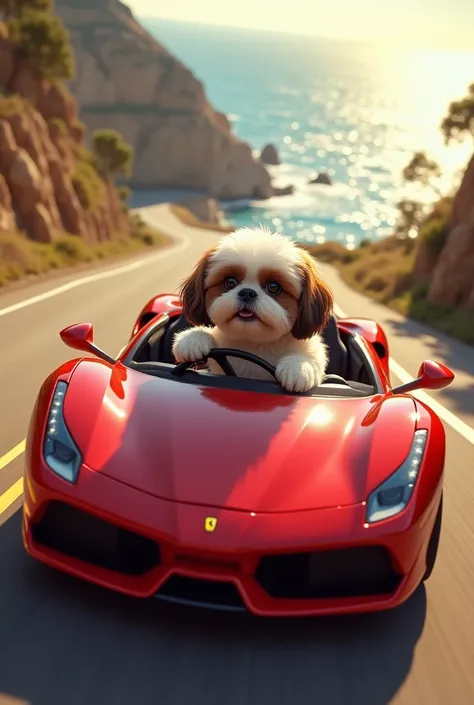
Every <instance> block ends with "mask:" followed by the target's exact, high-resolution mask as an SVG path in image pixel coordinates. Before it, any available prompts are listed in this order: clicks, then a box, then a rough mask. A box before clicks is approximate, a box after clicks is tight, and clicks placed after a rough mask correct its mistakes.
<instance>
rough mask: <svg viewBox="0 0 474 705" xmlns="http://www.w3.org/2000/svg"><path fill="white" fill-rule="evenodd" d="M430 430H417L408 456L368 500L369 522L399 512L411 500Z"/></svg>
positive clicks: (371, 522)
mask: <svg viewBox="0 0 474 705" xmlns="http://www.w3.org/2000/svg"><path fill="white" fill-rule="evenodd" d="M427 436H428V431H415V436H414V439H413V443H412V444H411V448H410V452H409V453H408V457H407V458H406V460H405V461H404V462H403V464H402V465H401V466H400V467H399V468H398V470H396V471H395V472H394V473H393V475H391V476H390V477H389V478H388V480H385V482H382V484H381V485H379V486H378V487H377V489H376V490H374V491H373V492H372V494H371V495H370V496H369V498H368V500H367V522H368V523H369V524H373V523H374V522H376V521H382V520H383V519H388V518H389V517H393V516H395V514H399V512H401V511H402V510H403V509H405V507H406V506H407V504H408V502H409V501H410V497H411V496H412V494H413V488H414V487H415V482H416V480H417V478H418V473H419V471H420V466H421V461H422V460H423V454H424V452H425V445H426V439H427Z"/></svg>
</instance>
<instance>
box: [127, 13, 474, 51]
mask: <svg viewBox="0 0 474 705" xmlns="http://www.w3.org/2000/svg"><path fill="white" fill-rule="evenodd" d="M124 4H126V1H125V2H124ZM130 9H131V8H130ZM132 11H133V13H134V14H135V16H136V17H137V18H139V19H140V20H151V21H162V22H174V23H176V24H192V25H199V26H202V27H209V28H211V27H215V28H216V29H237V30H243V31H247V32H256V33H263V34H279V35H285V36H289V37H305V38H307V39H317V40H324V41H330V42H339V43H343V44H367V45H371V46H379V45H382V44H383V46H384V47H387V44H388V45H389V46H390V47H392V46H393V48H394V49H395V48H397V47H399V48H400V47H401V48H402V49H409V50H411V51H415V52H416V51H449V52H454V53H457V54H473V53H474V46H473V47H468V46H467V45H465V46H463V45H462V44H461V46H459V45H456V46H454V45H447V44H442V45H439V44H438V45H436V44H434V43H433V44H432V43H431V42H427V43H426V44H422V43H421V44H420V43H419V44H418V45H416V44H415V43H409V42H407V43H403V41H402V42H401V41H400V38H399V37H392V36H382V37H380V38H379V39H371V38H369V37H341V36H333V35H323V34H319V35H318V34H310V33H308V32H304V31H288V30H284V29H274V28H271V27H247V26H245V25H235V24H223V23H221V22H205V21H203V20H199V19H186V20H184V19H177V18H174V17H163V16H160V15H148V14H142V13H138V12H136V11H134V10H132Z"/></svg>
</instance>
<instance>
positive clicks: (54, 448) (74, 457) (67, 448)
mask: <svg viewBox="0 0 474 705" xmlns="http://www.w3.org/2000/svg"><path fill="white" fill-rule="evenodd" d="M66 390H67V384H66V382H58V383H57V385H56V389H55V390H54V395H53V400H52V402H51V408H50V410H49V415H48V425H47V428H46V435H45V439H44V449H43V454H44V459H45V461H46V464H47V465H48V467H49V468H51V470H52V471H53V472H55V473H56V475H59V476H60V477H62V478H63V479H64V480H67V481H68V482H76V480H77V476H78V474H79V470H80V467H81V465H82V458H81V454H80V452H79V450H78V448H77V446H76V444H75V443H74V441H73V440H72V437H71V434H70V433H69V431H68V429H67V427H66V423H65V421H64V416H63V406H64V396H65V394H66Z"/></svg>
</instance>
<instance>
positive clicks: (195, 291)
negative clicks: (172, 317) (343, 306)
mask: <svg viewBox="0 0 474 705" xmlns="http://www.w3.org/2000/svg"><path fill="white" fill-rule="evenodd" d="M229 277H230V278H231V279H229ZM268 281H271V282H273V284H272V286H271V287H270V289H273V293H272V291H270V292H269V291H267V289H266V288H265V287H266V285H267V284H268ZM275 282H276V283H277V284H278V285H279V286H280V287H281V288H282V290H281V292H279V293H278V294H274V290H275V287H274V283H275ZM230 284H232V287H230ZM242 289H252V290H253V291H254V292H255V293H256V297H255V298H254V299H253V300H251V301H247V302H244V301H242V299H241V298H239V292H240V291H241V290H242ZM180 294H181V298H182V301H183V313H184V315H185V316H186V318H187V319H188V320H189V321H190V322H192V323H194V324H195V326H196V327H195V328H190V329H187V330H185V331H182V332H181V333H178V334H177V335H176V337H175V340H174V343H173V355H174V357H175V359H176V360H177V361H178V362H182V361H193V362H194V361H197V360H200V359H202V358H205V357H206V356H207V355H208V354H209V352H210V350H211V348H223V347H227V348H237V349H240V350H245V351H247V352H251V353H254V354H255V355H258V356H259V357H262V358H263V359H265V360H267V361H268V362H270V363H271V364H272V365H274V366H275V367H276V377H277V379H278V381H279V382H280V384H281V385H282V387H283V388H284V389H286V390H287V391H289V392H304V391H307V390H309V389H311V388H312V387H314V386H315V385H317V384H320V382H321V381H322V379H323V377H324V374H325V371H326V367H327V362H328V356H327V349H326V346H325V344H324V342H323V340H322V338H321V335H320V331H321V330H322V328H323V327H324V326H325V325H326V323H327V319H328V317H329V315H330V313H331V310H332V295H331V292H330V291H329V289H328V287H327V285H326V284H325V283H324V282H323V281H322V279H321V278H320V276H319V274H318V271H317V268H316V265H315V262H314V260H313V258H312V257H310V255H308V253H307V252H306V251H305V250H303V249H302V248H300V247H298V246H297V245H296V244H295V243H294V242H292V241H291V240H290V239H288V238H287V237H285V236H284V235H280V234H277V233H272V232H270V231H268V230H266V229H263V228H258V229H257V228H256V229H253V228H242V229H239V230H237V231H235V232H234V233H231V234H229V235H226V236H224V237H223V238H222V239H221V240H220V241H219V243H218V244H217V246H216V247H215V248H212V249H211V250H209V251H208V252H206V253H205V254H204V255H203V257H202V258H201V260H200V261H199V262H198V264H197V266H196V267H195V269H194V271H193V272H192V274H191V275H190V276H189V277H188V278H187V279H186V280H185V281H184V282H183V284H182V287H181V292H180ZM242 309H244V311H245V310H249V309H250V310H251V311H253V313H254V318H252V319H248V318H247V319H246V318H242V317H241V316H240V315H239V311H241V310H242ZM231 364H232V366H233V367H234V369H235V371H236V373H237V375H238V376H239V377H247V378H252V379H271V375H269V373H268V372H266V371H265V370H263V369H262V368H261V367H258V366H257V365H255V364H253V363H250V362H247V361H245V360H239V359H237V358H232V359H231ZM209 369H210V370H211V371H212V372H213V373H216V374H222V370H221V368H220V367H219V366H218V365H217V363H215V362H214V361H213V360H209Z"/></svg>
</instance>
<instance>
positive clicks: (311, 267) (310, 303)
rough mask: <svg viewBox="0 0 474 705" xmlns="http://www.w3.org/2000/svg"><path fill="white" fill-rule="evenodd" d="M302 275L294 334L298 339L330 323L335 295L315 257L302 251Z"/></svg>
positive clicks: (305, 337) (310, 334) (304, 337)
mask: <svg viewBox="0 0 474 705" xmlns="http://www.w3.org/2000/svg"><path fill="white" fill-rule="evenodd" d="M300 269H301V276H302V280H303V291H302V294H301V297H300V300H299V306H298V317H297V319H296V321H295V325H294V326H293V330H292V331H291V332H292V335H293V337H294V338H296V339H297V340H306V339H307V338H311V337H312V336H313V335H315V334H316V333H320V332H321V331H322V330H323V329H324V328H325V326H326V325H327V324H328V321H329V317H330V315H331V313H332V307H333V295H332V293H331V290H330V289H329V287H328V285H327V284H326V283H325V282H324V281H323V279H321V276H320V274H319V272H318V269H317V267H316V262H315V261H314V259H313V257H311V255H310V254H309V253H308V252H306V251H305V250H302V251H301V265H300Z"/></svg>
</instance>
